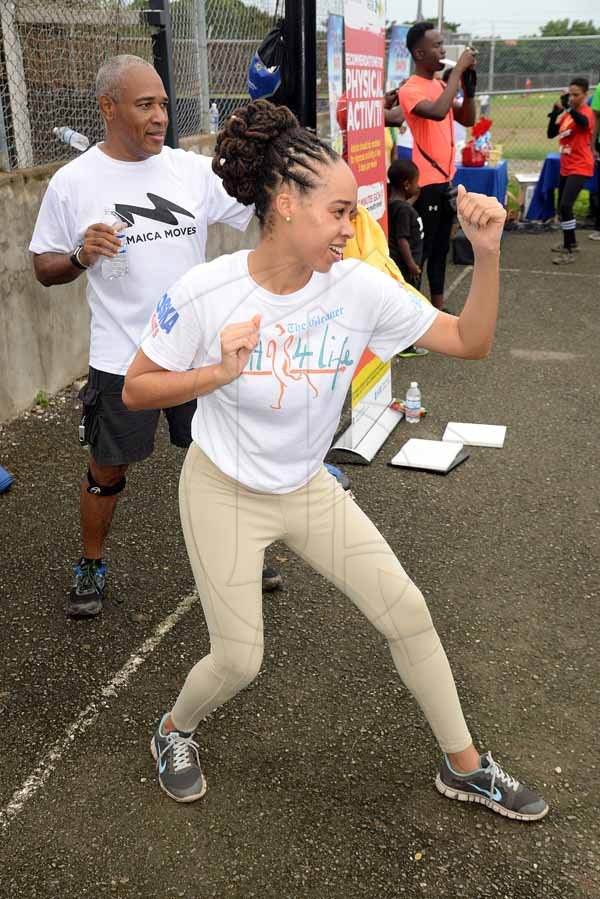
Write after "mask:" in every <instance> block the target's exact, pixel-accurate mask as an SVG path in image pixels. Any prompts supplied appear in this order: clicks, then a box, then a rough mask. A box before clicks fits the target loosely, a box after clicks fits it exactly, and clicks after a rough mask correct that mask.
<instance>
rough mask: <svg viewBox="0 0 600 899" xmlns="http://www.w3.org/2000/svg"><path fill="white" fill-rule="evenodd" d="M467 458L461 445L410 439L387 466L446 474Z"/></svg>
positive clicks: (441, 441)
mask: <svg viewBox="0 0 600 899" xmlns="http://www.w3.org/2000/svg"><path fill="white" fill-rule="evenodd" d="M468 457H469V454H468V453H467V452H466V450H464V449H463V445H462V443H455V442H449V441H446V442H444V441H443V440H419V439H418V438H416V437H412V438H411V439H410V440H407V441H406V443H405V444H404V446H403V447H402V449H401V450H400V452H399V453H396V455H395V456H394V458H393V459H392V461H391V462H390V463H389V464H390V465H396V466H400V467H401V468H416V469H418V470H420V471H434V472H437V474H447V473H448V472H449V471H452V469H453V468H456V466H457V465H460V463H461V462H464V461H465V459H467V458H468Z"/></svg>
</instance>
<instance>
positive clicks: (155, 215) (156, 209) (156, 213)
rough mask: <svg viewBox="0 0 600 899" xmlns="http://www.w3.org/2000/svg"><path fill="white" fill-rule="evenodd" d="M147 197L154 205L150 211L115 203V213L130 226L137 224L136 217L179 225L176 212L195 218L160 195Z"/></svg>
mask: <svg viewBox="0 0 600 899" xmlns="http://www.w3.org/2000/svg"><path fill="white" fill-rule="evenodd" d="M146 196H147V197H148V199H149V200H150V202H151V203H152V204H153V205H152V207H151V208H150V209H145V208H144V206H127V205H126V204H125V203H115V212H116V213H117V215H118V216H119V218H122V219H123V221H124V222H127V224H128V225H133V224H134V223H135V216H136V215H139V216H143V218H146V219H152V221H153V222H164V224H165V225H178V224H179V219H177V218H176V217H175V216H174V215H173V213H174V212H179V213H180V215H187V216H189V217H190V218H191V219H193V218H194V215H193V213H192V212H188V211H187V209H184V208H183V206H178V205H177V203H173V202H172V201H171V200H165V198H164V197H159V196H158V194H150V193H148V194H146Z"/></svg>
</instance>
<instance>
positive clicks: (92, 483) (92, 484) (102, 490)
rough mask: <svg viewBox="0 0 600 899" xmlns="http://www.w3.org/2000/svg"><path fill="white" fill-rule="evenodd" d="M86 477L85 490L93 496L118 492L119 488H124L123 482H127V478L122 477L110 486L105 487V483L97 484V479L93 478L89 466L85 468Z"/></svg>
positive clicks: (112, 494)
mask: <svg viewBox="0 0 600 899" xmlns="http://www.w3.org/2000/svg"><path fill="white" fill-rule="evenodd" d="M87 479H88V488H87V492H88V493H91V494H92V495H93V496H114V495H115V494H116V493H120V492H121V490H124V489H125V484H126V483H127V478H125V477H123V478H121V480H120V481H117V483H116V484H113V485H112V486H110V487H107V486H106V485H105V484H99V483H98V481H96V480H95V479H94V477H93V475H92V472H91V471H90V469H89V468H88V470H87Z"/></svg>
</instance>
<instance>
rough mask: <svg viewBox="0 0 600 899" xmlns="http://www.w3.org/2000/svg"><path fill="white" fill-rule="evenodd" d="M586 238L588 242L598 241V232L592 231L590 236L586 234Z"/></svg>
mask: <svg viewBox="0 0 600 899" xmlns="http://www.w3.org/2000/svg"><path fill="white" fill-rule="evenodd" d="M588 238H589V239H590V240H600V231H592V233H591V234H588Z"/></svg>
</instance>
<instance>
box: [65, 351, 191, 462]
mask: <svg viewBox="0 0 600 899" xmlns="http://www.w3.org/2000/svg"><path fill="white" fill-rule="evenodd" d="M124 381H125V377H124V376H123V375H113V374H111V373H110V372H106V371H98V370H97V369H95V368H91V367H90V370H89V374H88V381H87V384H85V386H84V387H82V389H81V390H80V392H79V399H80V400H81V402H82V403H83V416H84V419H85V420H84V421H83V419H82V421H83V423H84V428H85V440H86V442H87V443H88V444H89V448H90V453H91V454H92V456H93V457H94V460H95V461H96V463H97V464H98V465H128V464H129V463H131V462H141V461H142V459H147V458H148V456H150V455H151V454H152V451H153V449H154V435H155V433H156V428H157V425H158V419H159V417H160V409H143V410H141V411H140V412H131V411H130V410H129V409H127V407H126V406H125V405H124V403H123V400H122V398H121V392H122V390H123V382H124ZM162 411H163V412H164V413H165V416H166V419H167V422H168V424H169V435H170V437H171V443H172V444H174V445H175V446H181V447H184V448H185V447H188V446H189V445H190V443H191V442H192V431H191V425H192V417H193V415H194V412H195V411H196V400H191V401H190V402H189V403H183V404H182V405H181V406H172V407H171V408H170V409H163V410H162Z"/></svg>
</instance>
